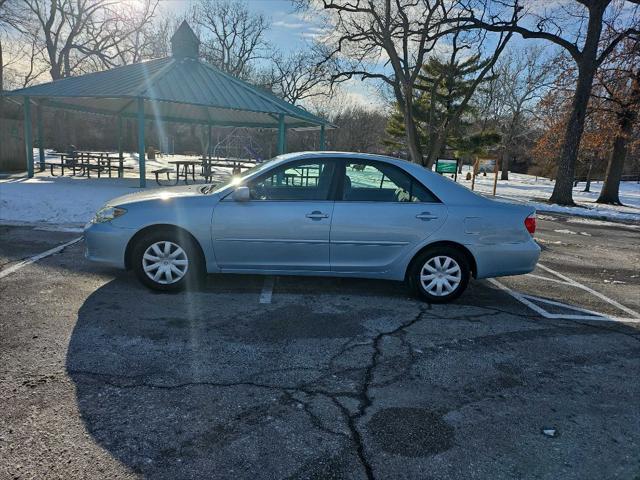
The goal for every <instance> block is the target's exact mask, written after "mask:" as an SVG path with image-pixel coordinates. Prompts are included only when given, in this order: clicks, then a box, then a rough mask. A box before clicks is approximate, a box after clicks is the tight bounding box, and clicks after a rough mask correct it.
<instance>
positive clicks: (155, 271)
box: [142, 240, 189, 285]
mask: <svg viewBox="0 0 640 480" xmlns="http://www.w3.org/2000/svg"><path fill="white" fill-rule="evenodd" d="M142 268H143V270H144V273H146V274H147V277H149V278H150V279H151V280H153V281H154V282H157V283H161V284H163V285H170V284H172V283H176V282H179V281H180V280H181V279H182V278H183V277H184V276H185V274H186V273H187V269H188V268H189V259H188V258H187V253H186V252H185V251H184V250H183V249H182V247H180V245H177V244H175V243H173V242H169V241H166V240H165V241H162V242H156V243H154V244H152V245H150V246H149V248H147V249H146V250H145V251H144V254H143V255H142Z"/></svg>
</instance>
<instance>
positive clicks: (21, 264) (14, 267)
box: [0, 237, 82, 278]
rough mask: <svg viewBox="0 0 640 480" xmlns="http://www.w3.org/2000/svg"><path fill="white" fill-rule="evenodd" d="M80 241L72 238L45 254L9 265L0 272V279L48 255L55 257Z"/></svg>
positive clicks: (79, 238) (80, 238)
mask: <svg viewBox="0 0 640 480" xmlns="http://www.w3.org/2000/svg"><path fill="white" fill-rule="evenodd" d="M81 240H82V237H78V238H74V239H73V240H71V241H70V242H67V243H63V244H62V245H58V246H57V247H54V248H52V249H50V250H47V251H46V252H42V253H39V254H38V255H34V256H33V257H29V258H27V259H25V260H22V261H21V262H18V263H16V264H15V265H11V266H10V267H7V268H5V269H4V270H0V278H4V277H6V276H7V275H11V274H12V273H14V272H16V271H18V270H20V269H21V268H22V267H26V266H27V265H31V264H32V263H35V262H37V261H38V260H42V259H43V258H46V257H48V256H50V255H55V254H56V253H59V252H61V251H62V250H64V249H65V248H67V247H70V246H71V245H74V244H76V243H78V242H79V241H81Z"/></svg>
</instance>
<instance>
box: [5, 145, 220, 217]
mask: <svg viewBox="0 0 640 480" xmlns="http://www.w3.org/2000/svg"><path fill="white" fill-rule="evenodd" d="M46 153H47V155H46V161H53V162H55V161H56V160H57V159H58V157H56V156H54V155H52V153H53V152H52V151H47V152H46ZM35 155H36V156H35V158H36V175H35V176H34V177H33V178H25V177H18V176H10V177H8V178H3V179H0V223H3V224H14V225H34V224H36V225H39V226H41V227H43V228H47V227H49V228H51V226H52V225H56V226H57V227H56V228H71V229H73V228H76V229H77V228H78V227H79V226H82V225H84V224H85V223H87V222H88V221H89V220H91V218H92V217H93V215H94V213H95V212H96V211H97V210H98V209H99V208H100V207H102V206H103V205H104V204H105V203H106V202H107V201H109V200H111V199H112V198H115V197H118V196H120V195H125V194H127V193H134V192H137V191H140V187H139V178H138V170H137V161H138V160H137V155H136V154H125V162H124V163H125V165H129V166H133V167H135V168H134V170H129V171H127V172H125V177H124V178H115V176H114V177H113V178H108V177H105V176H102V178H100V179H98V178H96V177H95V175H93V174H92V176H91V178H90V179H87V178H86V177H72V176H68V175H65V176H64V177H63V176H59V171H56V176H55V177H52V176H51V175H50V173H49V171H48V170H46V171H44V172H39V171H37V162H38V157H37V151H36V154H35ZM186 158H188V159H195V157H186V156H183V155H165V156H163V157H162V158H159V159H158V160H155V161H154V160H147V189H149V190H151V189H157V188H169V189H170V188H171V186H162V187H160V186H158V185H157V184H156V182H155V177H154V175H153V174H152V173H150V172H151V170H154V169H156V168H162V167H166V166H169V167H175V166H174V165H171V164H169V163H168V162H169V161H171V160H180V159H186ZM65 173H66V172H65ZM230 174H231V172H230V169H227V168H216V169H215V175H214V178H215V180H214V181H217V180H219V181H222V180H224V178H226V177H228V176H229V175H230ZM114 175H115V174H114ZM172 179H175V174H173V175H172ZM196 179H198V180H199V183H201V184H202V183H204V179H203V178H202V177H199V178H198V171H197V170H196ZM189 181H190V182H189V183H190V184H191V177H189ZM180 185H184V182H182V181H180Z"/></svg>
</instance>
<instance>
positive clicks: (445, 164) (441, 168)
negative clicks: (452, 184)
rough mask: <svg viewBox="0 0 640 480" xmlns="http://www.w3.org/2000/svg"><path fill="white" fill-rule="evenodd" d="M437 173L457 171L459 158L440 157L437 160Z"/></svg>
mask: <svg viewBox="0 0 640 480" xmlns="http://www.w3.org/2000/svg"><path fill="white" fill-rule="evenodd" d="M436 172H437V173H457V172H458V160H457V159H455V158H439V159H438V160H437V161H436Z"/></svg>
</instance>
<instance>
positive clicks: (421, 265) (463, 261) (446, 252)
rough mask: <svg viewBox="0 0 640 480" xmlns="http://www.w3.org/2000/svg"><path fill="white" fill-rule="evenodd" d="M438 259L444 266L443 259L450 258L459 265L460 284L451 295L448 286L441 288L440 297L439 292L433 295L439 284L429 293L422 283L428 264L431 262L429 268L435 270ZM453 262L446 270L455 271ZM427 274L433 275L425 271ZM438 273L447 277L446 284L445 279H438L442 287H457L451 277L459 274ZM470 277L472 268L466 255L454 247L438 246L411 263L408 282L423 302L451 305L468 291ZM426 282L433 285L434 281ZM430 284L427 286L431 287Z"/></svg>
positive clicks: (426, 251) (421, 254)
mask: <svg viewBox="0 0 640 480" xmlns="http://www.w3.org/2000/svg"><path fill="white" fill-rule="evenodd" d="M437 257H440V258H439V262H440V264H442V265H444V263H445V261H443V260H442V258H450V259H451V260H452V261H453V262H455V264H457V267H458V268H459V270H460V272H459V277H460V278H459V282H458V283H457V286H456V287H455V288H454V289H453V290H452V291H450V292H449V293H447V292H446V290H448V288H447V287H446V286H443V287H441V289H442V292H441V294H440V295H438V294H437V292H435V293H433V289H437V284H436V285H435V286H433V287H432V288H431V290H432V292H429V291H428V290H427V289H426V288H425V286H424V285H423V282H422V281H421V274H422V271H423V269H425V268H426V264H427V263H428V262H431V263H430V264H429V267H430V268H433V262H435V261H436V258H437ZM453 262H452V263H450V264H449V268H447V269H444V270H452V269H454V263H453ZM425 273H426V274H429V275H432V273H431V272H429V271H425ZM438 273H439V274H441V275H443V276H444V275H447V276H446V278H445V280H446V282H442V280H443V279H440V278H439V279H437V280H436V282H437V281H440V282H441V284H442V285H447V284H448V285H449V286H450V287H453V285H455V281H453V280H450V279H449V277H452V276H454V277H457V273H456V274H455V275H450V274H446V272H444V271H443V272H438ZM433 275H437V274H433ZM470 277H471V268H470V267H469V262H468V261H467V258H466V256H465V255H464V253H462V252H461V251H460V250H458V249H456V248H454V247H447V246H441V247H438V246H436V247H433V248H429V249H427V250H425V251H424V252H422V253H420V254H419V255H418V256H417V257H416V258H414V260H413V261H412V262H411V267H410V269H409V275H408V281H409V286H410V287H411V289H412V290H413V292H414V293H415V294H416V295H418V296H419V297H420V298H421V299H422V300H424V301H426V302H429V303H449V302H452V301H453V300H455V299H456V298H458V297H459V296H460V295H462V293H463V292H464V291H465V290H466V288H467V285H468V284H469V278H470ZM434 280H435V279H434ZM426 281H428V282H429V284H431V281H433V280H426ZM429 284H428V285H427V286H429Z"/></svg>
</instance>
